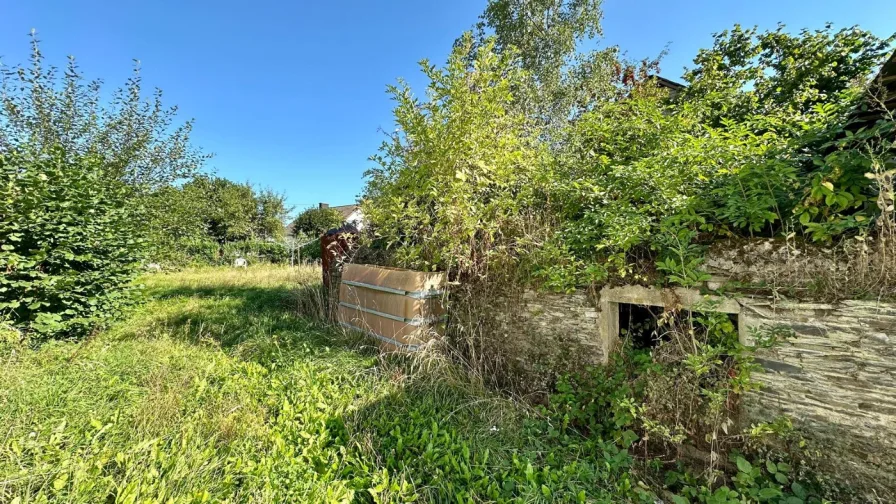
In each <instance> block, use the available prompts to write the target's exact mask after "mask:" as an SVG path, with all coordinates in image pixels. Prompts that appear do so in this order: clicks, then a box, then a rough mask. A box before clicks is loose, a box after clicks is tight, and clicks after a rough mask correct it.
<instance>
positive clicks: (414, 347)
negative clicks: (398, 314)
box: [339, 322, 420, 352]
mask: <svg viewBox="0 0 896 504" xmlns="http://www.w3.org/2000/svg"><path fill="white" fill-rule="evenodd" d="M339 325H341V326H342V327H345V328H347V329H353V330H355V331H361V332H362V333H364V334H367V335H368V336H373V337H374V338H376V339H378V340H380V341H383V342H385V343H389V344H390V345H395V346H396V347H398V348H403V349H405V350H410V351H411V352H416V351H417V350H419V349H420V345H411V344H409V343H402V342H400V341H397V340H394V339H392V338H387V337H385V336H383V335H381V334H377V333H375V332H373V331H370V330H368V329H362V328H360V327H357V326H354V325H352V324H349V323H348V322H339Z"/></svg>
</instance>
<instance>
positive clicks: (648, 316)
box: [619, 303, 738, 350]
mask: <svg viewBox="0 0 896 504" xmlns="http://www.w3.org/2000/svg"><path fill="white" fill-rule="evenodd" d="M710 327H711V328H712V329H713V336H714V337H729V338H735V339H736V338H737V332H738V316H737V314H734V313H720V312H709V313H707V312H698V311H692V310H681V311H678V312H675V313H665V310H664V309H663V307H661V306H646V305H638V304H629V303H619V337H620V338H621V339H623V340H627V341H630V342H631V345H632V348H634V349H636V350H644V349H650V348H655V347H656V346H657V345H658V344H659V342H660V341H664V340H666V341H668V340H670V339H671V338H670V332H671V331H676V330H678V331H690V330H691V329H693V331H694V334H697V335H701V336H705V335H706V333H707V330H708V328H710Z"/></svg>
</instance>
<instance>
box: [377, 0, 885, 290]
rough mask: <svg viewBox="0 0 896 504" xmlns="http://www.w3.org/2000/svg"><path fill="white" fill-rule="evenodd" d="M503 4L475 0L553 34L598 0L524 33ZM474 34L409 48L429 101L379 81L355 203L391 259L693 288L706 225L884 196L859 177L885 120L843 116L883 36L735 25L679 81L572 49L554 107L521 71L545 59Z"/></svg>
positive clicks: (806, 225)
mask: <svg viewBox="0 0 896 504" xmlns="http://www.w3.org/2000/svg"><path fill="white" fill-rule="evenodd" d="M564 5H565V4H564ZM516 8H522V7H519V6H517V5H511V4H509V3H506V2H492V3H490V6H489V8H488V9H487V15H486V16H485V17H484V19H485V21H487V22H488V23H497V24H498V25H499V26H497V27H495V30H496V32H497V33H499V34H500V37H499V39H500V40H515V39H520V40H522V41H523V42H521V43H525V44H527V45H529V44H536V43H538V44H541V43H545V44H550V43H551V40H554V39H556V40H554V43H561V42H563V41H565V40H567V38H568V37H570V36H571V37H573V38H575V36H576V35H575V33H577V31H576V30H582V29H584V28H583V27H586V26H593V20H592V19H591V18H590V17H589V16H590V15H591V14H593V12H592V11H591V10H588V9H594V7H593V6H592V7H583V8H585V9H586V10H588V12H587V13H579V14H576V15H577V16H580V17H581V19H579V20H578V21H581V23H578V21H576V20H575V19H573V20H568V21H569V22H568V23H560V24H559V25H558V28H557V29H561V28H562V29H567V30H572V31H570V32H564V33H549V34H543V35H541V36H543V37H545V40H541V41H538V40H530V38H529V35H526V34H527V33H529V32H527V31H526V27H527V24H526V22H525V20H524V19H523V18H517V17H515V15H514V12H515V11H514V9H516ZM516 14H517V15H519V13H516ZM504 23H506V26H505V25H504ZM573 26H577V27H578V28H575V29H573V28H571V27H573ZM514 30H517V31H519V33H517V32H515V31H514ZM586 31H587V30H586ZM536 38H538V37H536ZM472 40H473V39H472V38H471V36H469V35H465V36H464V37H462V38H461V39H459V40H458V43H457V44H455V48H454V51H453V53H452V55H451V57H450V58H449V61H448V63H447V65H446V66H445V67H444V68H441V69H439V68H436V67H434V66H430V65H428V64H425V65H424V69H423V71H424V74H425V75H426V76H427V77H428V79H429V81H430V85H429V90H428V91H429V92H428V96H427V98H428V99H427V100H425V101H421V100H418V99H415V98H414V97H413V96H412V94H411V91H410V89H408V88H407V87H406V86H399V87H395V88H392V92H393V94H394V97H395V101H396V102H397V105H396V107H395V110H394V115H395V122H396V126H397V129H396V131H395V132H394V133H391V134H390V135H389V138H388V139H387V141H386V142H384V143H383V146H382V147H381V149H380V154H379V155H378V156H374V160H375V161H377V162H378V164H379V167H377V168H375V169H373V170H371V171H370V172H369V173H368V176H369V181H368V185H367V189H366V194H365V198H364V201H363V203H364V213H365V215H366V216H367V218H368V219H369V221H370V224H371V228H372V229H373V230H374V231H375V235H374V238H375V239H378V240H380V242H381V243H384V244H385V245H386V247H387V248H388V249H389V251H390V252H391V253H392V255H393V258H394V260H395V262H396V263H398V264H400V265H405V266H410V267H415V268H422V269H433V268H435V269H443V270H448V271H452V270H460V271H475V272H476V273H475V274H472V275H470V276H474V277H481V275H482V274H483V272H486V271H489V268H490V267H491V266H494V265H505V266H506V265H511V266H513V267H516V268H520V269H522V270H526V271H525V272H526V273H534V275H535V277H536V278H537V279H539V280H541V281H542V282H543V285H545V286H547V287H549V288H552V289H558V290H564V289H569V288H572V287H574V286H576V285H582V284H590V283H600V282H604V281H607V280H608V279H610V278H612V277H616V278H626V279H633V280H634V281H640V282H658V283H667V284H679V285H696V284H699V283H700V282H702V281H703V280H705V279H706V276H705V274H703V273H701V272H700V266H701V264H702V255H703V254H702V250H703V248H702V245H704V244H706V243H708V242H710V241H712V240H715V239H719V238H728V237H732V236H750V237H752V236H757V235H759V236H791V237H792V236H797V237H799V238H805V239H808V240H814V241H820V242H828V243H829V242H832V241H834V240H836V239H838V238H840V237H843V236H850V235H856V234H859V233H865V232H868V231H869V230H871V229H873V228H871V227H870V225H871V224H872V223H874V222H875V221H876V220H877V219H878V217H879V216H880V215H881V211H882V209H886V208H888V206H887V205H886V204H884V205H883V208H882V207H881V206H880V205H879V204H878V199H879V195H880V194H882V192H886V191H888V190H889V189H888V187H887V185H886V183H883V182H879V181H877V179H876V178H875V176H874V174H875V173H881V172H886V169H889V168H888V167H892V161H890V159H891V157H892V156H891V155H890V154H888V153H889V152H891V151H892V149H893V148H894V141H893V138H894V137H893V131H894V130H896V127H894V125H896V121H894V118H893V117H891V116H887V115H886V114H885V115H884V116H883V117H882V119H881V120H880V121H879V122H878V123H877V124H875V125H865V126H864V127H863V128H861V129H860V128H858V127H856V126H854V125H852V124H850V121H851V120H852V118H853V115H852V114H853V112H854V111H855V110H857V107H859V106H861V105H862V104H863V103H864V106H865V107H866V108H867V107H868V106H869V105H868V103H866V101H867V100H866V98H867V92H866V89H865V88H864V86H863V85H857V84H856V82H857V80H861V79H865V78H867V77H868V76H869V75H870V74H871V72H873V71H874V70H876V67H877V65H878V64H879V63H880V62H881V61H882V60H883V58H884V57H885V56H886V55H887V54H888V52H889V51H890V49H891V46H892V42H893V39H892V38H890V39H880V38H878V37H876V36H874V35H873V34H871V33H870V32H867V31H863V30H859V29H853V28H850V29H844V30H839V31H835V30H833V29H832V28H831V27H830V26H827V27H825V28H824V29H822V30H818V31H811V32H810V31H806V30H804V31H801V32H799V33H796V34H789V33H787V32H785V31H784V28H783V27H779V28H778V29H777V30H774V31H767V32H761V33H760V32H758V31H757V30H743V29H741V28H740V27H735V28H734V29H733V30H731V31H725V32H722V33H720V34H718V35H716V37H715V41H714V45H713V47H711V48H708V49H705V50H701V51H700V53H699V54H698V55H697V57H696V58H695V60H694V63H695V65H694V67H693V68H691V69H690V70H689V71H688V72H687V73H686V74H685V80H686V81H687V84H688V87H687V88H686V89H684V90H682V91H681V92H680V93H678V94H677V95H670V93H668V92H667V91H665V90H664V89H662V88H659V87H658V86H657V85H656V80H655V79H653V77H652V76H651V75H650V73H651V72H652V71H656V62H645V63H643V64H642V65H641V66H640V67H634V66H632V65H630V64H628V63H627V62H625V61H622V60H618V59H615V60H614V61H613V62H611V63H610V66H611V67H613V66H615V68H616V69H617V70H619V71H617V72H615V74H614V73H613V72H606V64H607V62H606V61H604V59H605V58H606V57H608V55H607V54H602V55H601V59H599V60H598V61H601V62H602V64H601V65H596V64H594V63H595V61H593V60H589V59H588V58H583V59H582V60H565V61H577V62H578V63H580V64H581V66H574V67H573V68H572V69H568V70H569V71H570V79H571V81H570V82H572V81H573V80H574V78H580V77H581V75H580V72H581V73H584V74H585V75H588V76H589V79H590V80H588V79H586V82H581V83H579V84H581V88H582V90H583V93H584V94H583V95H582V96H580V97H578V98H576V100H581V101H576V100H573V102H565V101H562V100H561V101H558V102H553V101H551V103H550V104H545V103H536V104H533V103H532V101H533V100H535V101H537V100H550V97H549V96H547V95H548V94H550V93H552V92H554V91H557V92H559V88H556V85H557V83H556V82H554V83H548V82H546V81H542V80H539V79H533V76H532V75H531V74H529V73H528V72H526V71H525V69H526V68H528V67H533V66H534V67H535V69H536V70H537V72H538V74H539V77H542V76H543V75H548V76H549V75H551V74H552V72H551V71H550V69H547V68H544V67H543V64H545V62H544V61H542V62H541V63H539V62H537V61H531V60H530V57H529V56H525V55H518V54H517V53H516V52H515V48H514V47H513V46H512V45H506V44H496V43H495V41H494V40H492V39H489V38H487V37H486V38H481V37H480V38H478V39H475V43H472V42H471V41H472ZM561 45H562V46H563V47H567V46H568V44H565V43H562V44H561ZM588 61H590V62H591V63H589V64H585V63H584V62H588ZM553 64H555V65H560V67H559V68H555V69H554V70H557V71H560V70H567V68H566V67H565V66H564V65H566V63H565V62H557V61H554V63H553ZM623 69H624V70H623ZM620 75H621V76H620ZM576 82H577V81H576ZM545 86H547V87H545ZM555 88H556V89H555ZM565 92H572V90H570V89H567V90H565V91H564V93H565ZM573 94H575V93H573ZM562 103H566V104H567V106H568V107H569V109H568V110H566V111H565V113H561V114H560V116H561V117H563V118H564V120H563V121H560V122H557V121H553V120H551V121H550V126H547V125H546V121H548V118H546V117H543V116H542V115H541V114H542V113H546V110H547V109H550V110H551V111H552V112H551V113H552V114H553V112H556V110H554V109H555V108H556V107H557V106H559V105H560V104H562ZM558 124H562V127H561V126H558ZM869 173H870V174H871V175H872V176H870V177H869V175H868V174H869Z"/></svg>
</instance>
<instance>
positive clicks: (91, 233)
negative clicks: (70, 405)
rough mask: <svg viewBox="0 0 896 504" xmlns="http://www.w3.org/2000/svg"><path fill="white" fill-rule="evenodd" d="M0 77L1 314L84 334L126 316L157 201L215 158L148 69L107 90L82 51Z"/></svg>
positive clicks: (50, 332)
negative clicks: (150, 201)
mask: <svg viewBox="0 0 896 504" xmlns="http://www.w3.org/2000/svg"><path fill="white" fill-rule="evenodd" d="M31 48H32V54H31V64H30V66H28V67H21V66H14V67H9V66H5V67H4V68H3V71H2V74H0V90H2V92H0V155H2V161H0V164H2V170H3V172H2V184H3V188H4V190H3V196H2V198H3V199H2V211H0V244H2V252H0V267H2V269H3V270H4V274H3V277H2V280H0V282H2V283H0V285H2V290H0V316H3V317H9V318H10V319H11V320H12V322H13V323H15V324H16V325H18V326H20V327H22V328H23V329H25V330H26V332H27V333H29V335H35V336H39V337H47V336H83V335H85V334H87V333H89V332H90V331H91V330H92V329H93V328H94V327H96V326H98V325H102V324H104V323H105V322H107V321H108V320H109V319H111V318H113V317H115V316H117V315H118V314H120V312H121V309H122V307H123V305H124V304H125V303H126V301H127V299H128V298H129V295H128V294H129V291H130V289H131V287H130V286H131V281H132V280H133V278H134V276H135V274H136V271H137V267H138V265H139V262H140V261H141V259H142V258H143V257H145V251H146V244H147V233H146V231H147V230H146V228H145V226H144V225H143V224H144V223H145V221H146V217H147V212H146V205H145V202H146V198H147V197H148V196H147V195H148V194H150V193H151V192H152V191H154V190H158V189H159V188H162V187H165V186H167V185H169V184H171V183H173V182H175V181H177V180H179V179H182V178H184V177H189V176H192V175H193V174H195V173H196V172H197V170H198V169H199V167H200V166H201V164H202V162H203V160H204V159H205V156H204V155H202V154H200V153H198V152H197V151H195V150H194V149H193V148H192V147H191V146H190V143H189V136H190V131H191V128H192V124H191V123H190V122H186V123H184V124H182V125H180V126H176V125H175V123H174V121H175V118H176V109H175V108H166V107H164V106H163V104H162V101H161V92H158V91H157V92H156V93H155V94H154V95H153V96H152V98H151V99H150V100H146V101H145V100H144V96H143V92H142V86H141V79H140V74H139V67H137V68H135V71H134V75H133V76H132V77H131V78H130V79H128V81H127V83H126V84H125V86H124V87H123V88H121V89H119V90H117V91H115V92H114V93H113V95H112V98H111V100H109V101H104V100H103V99H102V96H103V94H102V86H101V83H100V81H92V82H89V83H85V82H84V79H83V76H82V74H81V73H80V71H79V70H78V67H77V65H76V63H75V60H74V59H72V58H70V59H69V63H68V66H67V67H66V69H65V70H64V71H60V70H59V69H57V68H55V67H53V66H48V65H46V64H45V61H44V57H43V55H42V53H41V51H40V46H39V44H38V41H37V39H36V37H34V36H33V35H32V44H31Z"/></svg>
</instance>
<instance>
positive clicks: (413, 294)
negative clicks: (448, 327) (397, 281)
mask: <svg viewBox="0 0 896 504" xmlns="http://www.w3.org/2000/svg"><path fill="white" fill-rule="evenodd" d="M342 283H344V284H346V285H351V286H353V287H363V288H365V289H372V290H378V291H382V292H388V293H391V294H398V295H399V296H406V297H409V298H414V299H429V298H434V297H439V296H441V295H442V294H444V293H445V291H441V290H436V289H431V290H427V291H406V290H401V289H393V288H391V287H383V286H382V285H373V284H369V283H364V282H355V281H354V280H343V281H342Z"/></svg>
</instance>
